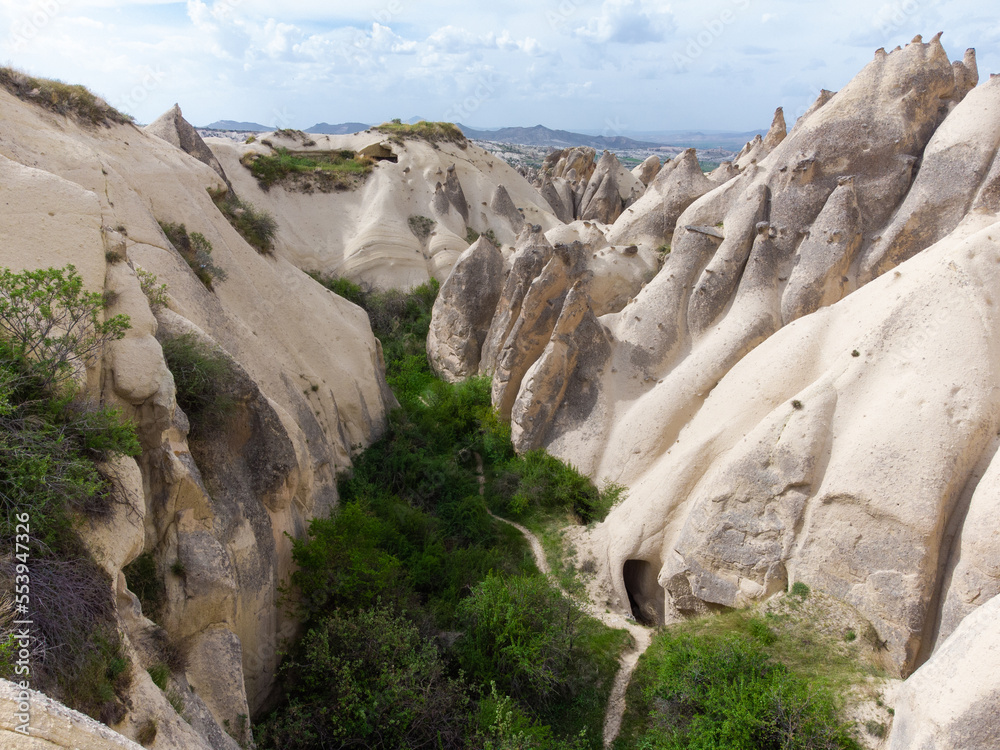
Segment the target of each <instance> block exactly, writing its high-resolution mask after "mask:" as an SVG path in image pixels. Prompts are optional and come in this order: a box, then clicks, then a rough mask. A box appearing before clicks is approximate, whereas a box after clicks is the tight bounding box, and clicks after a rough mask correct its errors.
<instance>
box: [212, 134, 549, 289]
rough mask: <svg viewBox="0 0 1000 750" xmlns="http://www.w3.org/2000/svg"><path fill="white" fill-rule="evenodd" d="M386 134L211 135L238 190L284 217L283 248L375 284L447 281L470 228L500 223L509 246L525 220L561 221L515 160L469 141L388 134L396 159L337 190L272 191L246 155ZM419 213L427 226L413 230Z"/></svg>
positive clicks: (307, 264) (355, 142)
mask: <svg viewBox="0 0 1000 750" xmlns="http://www.w3.org/2000/svg"><path fill="white" fill-rule="evenodd" d="M385 138H386V136H385V134H384V133H381V132H379V131H377V130H373V131H366V132H363V133H355V134H351V135H315V136H312V137H311V138H310V139H309V140H308V141H306V142H303V140H302V139H301V138H299V139H295V138H293V137H291V136H288V135H286V134H282V132H280V131H279V132H277V133H263V134H261V135H260V136H259V138H258V140H256V141H255V142H254V143H250V144H236V143H234V142H233V141H231V140H229V139H227V138H217V137H216V138H206V139H205V142H206V143H207V144H208V146H209V147H210V148H211V149H212V151H213V153H214V154H215V156H216V158H218V160H219V161H220V163H221V164H222V165H223V167H224V168H225V170H226V174H227V176H228V177H229V179H230V181H231V182H232V185H233V187H234V189H235V190H236V192H237V193H238V194H239V196H240V197H241V198H244V199H245V200H248V201H250V202H251V203H253V204H254V205H256V206H259V207H261V208H264V209H266V210H267V211H269V212H270V213H271V214H272V215H273V216H274V217H275V219H277V222H278V234H277V238H276V241H275V254H276V255H277V256H278V257H280V258H282V259H284V260H286V261H288V262H289V263H291V264H292V265H294V266H296V267H298V268H301V269H303V270H306V271H311V272H318V273H320V274H322V275H325V276H343V277H346V278H349V279H351V280H352V281H355V282H358V283H363V284H369V285H371V286H374V287H377V288H383V289H385V288H397V289H409V288H412V287H414V286H417V285H419V284H422V283H424V282H426V281H427V280H428V279H430V278H431V277H433V278H436V279H437V280H438V281H440V282H442V283H443V282H444V280H445V279H446V278H447V277H448V274H449V272H450V271H451V269H452V267H453V266H454V264H455V262H456V261H457V260H458V257H459V256H460V255H461V254H462V253H463V252H465V250H466V249H467V248H468V247H469V242H468V240H467V239H466V238H467V237H468V236H469V233H468V230H469V229H470V228H471V229H473V230H474V231H475V232H477V233H479V234H483V233H485V232H487V231H492V232H493V234H494V236H495V237H496V238H497V241H498V242H499V243H501V244H502V245H508V246H509V245H513V243H514V240H515V239H516V237H517V234H518V232H519V231H520V229H521V223H523V222H529V223H531V224H538V225H541V226H543V227H545V229H546V230H548V229H551V228H553V227H554V226H557V225H559V224H560V223H561V222H562V219H561V218H558V217H557V215H556V213H555V212H554V208H553V207H551V206H550V205H549V203H548V201H547V199H546V198H545V197H543V196H542V195H541V194H540V193H539V191H538V190H536V189H535V188H534V187H532V186H531V185H530V184H529V183H528V182H527V181H526V180H525V179H524V178H523V177H522V176H521V175H520V174H519V173H518V172H517V171H516V170H514V169H513V168H511V167H510V166H509V165H508V164H507V163H506V162H504V161H502V160H500V159H497V158H495V157H494V156H492V155H491V154H489V153H487V152H485V151H483V150H482V149H480V148H478V147H476V146H473V145H471V144H469V143H467V142H464V141H463V142H458V143H455V142H450V141H442V142H430V141H426V140H421V139H419V138H409V137H407V138H400V139H394V140H392V141H389V142H388V147H389V148H391V151H392V154H393V158H392V159H383V160H381V161H378V162H377V163H376V164H375V166H374V169H373V171H372V172H371V174H369V175H367V176H366V177H365V178H364V179H362V180H359V181H358V182H357V184H355V185H354V186H353V187H351V188H350V189H343V190H332V191H330V192H323V191H322V190H311V191H308V190H304V189H302V188H297V187H296V186H295V185H291V184H289V185H285V184H277V185H274V186H272V187H271V188H270V189H269V190H266V191H265V190H263V189H262V188H261V187H260V185H259V184H258V182H257V180H256V179H255V178H254V177H253V175H252V174H251V173H250V171H249V170H248V169H247V168H246V167H245V166H244V165H243V164H241V163H240V159H241V158H242V157H244V156H245V155H246V154H252V153H261V154H268V153H271V152H272V150H273V149H275V148H281V147H283V148H288V149H289V150H291V151H293V152H297V153H298V152H301V153H305V154H308V153H310V152H323V151H337V150H341V149H349V150H352V151H358V152H361V151H364V150H365V149H366V148H368V147H371V146H380V150H379V152H380V153H384V151H383V148H384V146H382V144H384V143H385ZM267 144H270V145H267ZM500 191H502V192H503V193H505V194H506V196H507V199H504V197H503V195H502V194H501V192H500ZM511 209H513V211H512V210H511ZM518 209H521V210H518ZM522 211H523V213H522ZM414 222H417V224H416V226H421V225H426V229H425V230H420V231H419V232H414V231H413V226H414Z"/></svg>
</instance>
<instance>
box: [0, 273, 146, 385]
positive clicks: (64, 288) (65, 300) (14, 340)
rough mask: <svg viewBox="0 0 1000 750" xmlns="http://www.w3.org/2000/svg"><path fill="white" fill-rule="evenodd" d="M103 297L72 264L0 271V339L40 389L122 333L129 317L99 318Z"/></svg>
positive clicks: (56, 381)
mask: <svg viewBox="0 0 1000 750" xmlns="http://www.w3.org/2000/svg"><path fill="white" fill-rule="evenodd" d="M104 307H105V298H104V296H103V295H102V294H101V293H99V292H88V291H86V290H85V289H84V288H83V279H82V278H81V277H80V276H79V274H77V272H76V268H75V267H74V266H72V265H69V266H66V267H65V268H43V269H39V270H36V271H22V272H20V273H14V272H13V271H11V270H10V269H9V268H4V269H2V270H0V340H2V341H3V344H4V351H5V356H6V357H7V358H8V359H13V360H16V361H17V362H19V363H20V366H22V367H25V368H27V369H28V371H29V372H30V375H31V376H32V377H33V378H35V379H37V380H38V382H39V384H40V386H41V388H43V389H47V388H50V387H51V388H54V387H58V386H59V385H61V384H62V383H65V382H66V381H68V380H69V379H70V378H72V377H73V376H74V375H75V374H76V373H78V372H79V371H80V370H81V369H82V368H83V367H85V366H89V365H91V364H93V362H94V360H95V359H96V357H97V356H98V355H99V354H100V352H101V350H102V349H103V347H104V345H105V344H106V343H107V342H109V341H115V340H117V339H120V338H122V337H123V336H124V335H125V331H127V330H128V329H129V328H130V327H131V325H130V323H129V319H128V316H126V315H116V316H114V317H113V318H110V319H108V320H102V319H101V318H102V317H103V310H104Z"/></svg>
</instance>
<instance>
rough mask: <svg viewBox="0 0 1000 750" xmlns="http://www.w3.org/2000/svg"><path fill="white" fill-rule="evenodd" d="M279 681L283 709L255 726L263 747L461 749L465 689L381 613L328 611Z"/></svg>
mask: <svg viewBox="0 0 1000 750" xmlns="http://www.w3.org/2000/svg"><path fill="white" fill-rule="evenodd" d="M281 675H282V677H283V678H284V681H285V686H286V691H287V693H288V697H289V704H288V706H287V707H285V708H284V709H283V710H282V711H280V712H278V713H275V714H273V715H272V716H271V717H269V718H268V719H267V720H266V721H265V722H264V723H263V724H262V725H260V726H259V738H260V743H261V746H263V747H280V748H285V749H287V750H311V749H312V748H345V747H365V748H372V749H373V750H382V749H384V750H395V749H396V748H411V750H420V749H421V748H428V750H430V749H433V750H439V749H441V750H444V749H446V748H461V747H465V744H464V741H463V737H464V736H465V734H466V728H467V725H468V723H469V711H468V706H469V698H468V694H467V689H466V687H465V685H464V684H463V683H462V681H461V680H459V679H452V678H449V677H448V676H447V674H446V670H445V667H444V663H443V662H442V660H441V657H440V656H439V654H438V650H437V647H436V646H435V645H434V644H433V643H432V642H431V641H429V640H425V639H424V638H422V637H421V636H420V633H419V632H418V631H417V628H416V627H414V626H413V624H412V623H410V622H409V621H407V620H406V619H405V618H403V617H400V616H398V615H395V614H393V613H392V612H391V611H390V610H389V609H386V608H385V607H381V606H376V607H374V608H372V609H367V610H361V611H357V612H344V611H341V610H337V611H335V612H333V614H331V615H330V616H329V617H326V618H325V619H323V620H322V621H321V622H320V623H319V624H318V625H316V626H315V627H313V628H311V629H310V630H309V632H308V633H307V634H306V636H305V637H304V638H303V640H302V642H301V644H300V645H299V647H298V649H297V650H296V653H295V654H294V655H293V656H291V657H290V658H289V659H287V660H286V661H285V663H284V664H283V665H282V667H281Z"/></svg>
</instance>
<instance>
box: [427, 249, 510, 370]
mask: <svg viewBox="0 0 1000 750" xmlns="http://www.w3.org/2000/svg"><path fill="white" fill-rule="evenodd" d="M503 271H504V268H503V255H501V254H500V250H499V249H497V246H496V245H494V244H493V243H492V242H490V241H489V240H488V239H487V238H486V237H480V238H479V239H478V240H476V242H475V243H473V244H472V246H471V247H469V249H468V250H466V251H465V252H464V253H462V255H461V257H459V259H458V262H456V263H455V268H454V269H453V270H452V272H451V274H450V275H449V276H448V279H447V281H445V283H444V286H442V287H441V291H440V292H439V293H438V297H437V299H436V300H435V301H434V310H433V315H432V318H431V327H430V331H429V332H428V334H427V357H428V359H429V360H430V363H431V366H432V367H433V368H434V372H436V373H437V374H438V376H439V377H441V378H443V379H444V380H447V381H449V382H452V383H454V382H457V381H459V380H462V379H464V378H467V377H469V376H470V375H475V374H476V373H477V372H478V371H479V359H480V352H481V350H482V346H483V342H484V341H485V339H486V334H487V332H488V330H489V327H490V322H491V321H492V320H493V313H494V312H496V306H497V300H498V299H499V297H500V292H501V290H502V287H503V281H504V279H503Z"/></svg>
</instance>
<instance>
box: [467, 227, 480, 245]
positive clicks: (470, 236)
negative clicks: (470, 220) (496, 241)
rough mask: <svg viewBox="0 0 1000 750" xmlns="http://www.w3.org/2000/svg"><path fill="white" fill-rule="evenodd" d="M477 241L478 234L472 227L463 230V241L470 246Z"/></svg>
mask: <svg viewBox="0 0 1000 750" xmlns="http://www.w3.org/2000/svg"><path fill="white" fill-rule="evenodd" d="M478 239H479V232H477V231H476V230H475V229H473V228H472V227H466V228H465V241H466V242H468V243H469V244H470V245H471V244H472V243H474V242H475V241H476V240H478Z"/></svg>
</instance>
